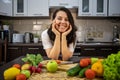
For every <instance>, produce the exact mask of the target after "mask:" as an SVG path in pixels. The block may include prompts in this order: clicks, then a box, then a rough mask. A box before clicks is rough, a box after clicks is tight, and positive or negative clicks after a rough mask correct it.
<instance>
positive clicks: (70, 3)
mask: <svg viewBox="0 0 120 80" xmlns="http://www.w3.org/2000/svg"><path fill="white" fill-rule="evenodd" d="M49 7H66V8H74V7H78V0H49Z"/></svg>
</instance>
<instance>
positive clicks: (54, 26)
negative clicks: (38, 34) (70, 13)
mask: <svg viewBox="0 0 120 80" xmlns="http://www.w3.org/2000/svg"><path fill="white" fill-rule="evenodd" d="M57 26H58V24H56V22H55V20H54V21H53V23H52V31H53V32H54V33H55V35H60V32H59V31H58V30H57V29H56V27H57Z"/></svg>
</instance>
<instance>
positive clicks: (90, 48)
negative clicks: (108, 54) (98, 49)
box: [84, 48, 95, 51]
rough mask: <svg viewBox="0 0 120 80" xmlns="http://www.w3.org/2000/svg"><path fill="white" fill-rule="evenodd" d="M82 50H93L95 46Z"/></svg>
mask: <svg viewBox="0 0 120 80" xmlns="http://www.w3.org/2000/svg"><path fill="white" fill-rule="evenodd" d="M84 50H86V51H87V50H91V51H93V50H95V48H85V49H84Z"/></svg>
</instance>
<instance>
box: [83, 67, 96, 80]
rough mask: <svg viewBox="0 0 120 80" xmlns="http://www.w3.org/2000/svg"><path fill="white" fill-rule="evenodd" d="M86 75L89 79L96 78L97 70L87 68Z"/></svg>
mask: <svg viewBox="0 0 120 80" xmlns="http://www.w3.org/2000/svg"><path fill="white" fill-rule="evenodd" d="M85 76H86V78H87V79H93V78H95V72H94V71H93V70H91V69H87V70H86V71H85Z"/></svg>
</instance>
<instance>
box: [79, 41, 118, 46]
mask: <svg viewBox="0 0 120 80" xmlns="http://www.w3.org/2000/svg"><path fill="white" fill-rule="evenodd" d="M80 45H83V46H120V42H118V43H113V42H78V43H77V46H80Z"/></svg>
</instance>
